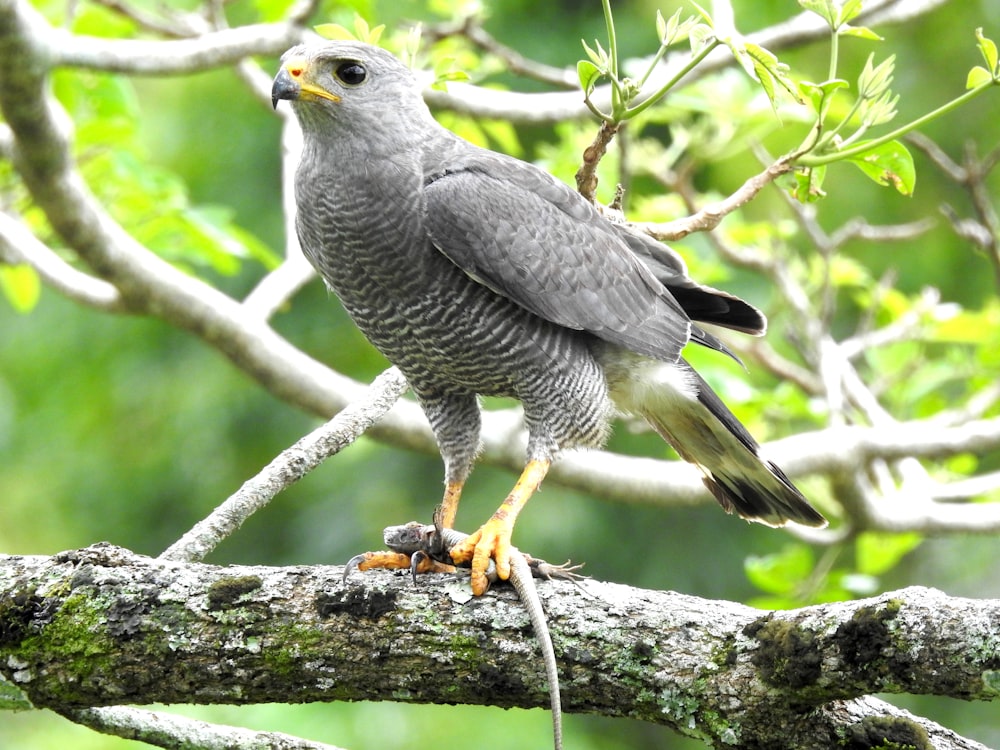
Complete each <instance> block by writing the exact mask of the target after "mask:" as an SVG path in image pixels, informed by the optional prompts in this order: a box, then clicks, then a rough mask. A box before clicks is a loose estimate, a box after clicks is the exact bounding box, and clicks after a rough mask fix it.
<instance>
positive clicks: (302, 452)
mask: <svg viewBox="0 0 1000 750" xmlns="http://www.w3.org/2000/svg"><path fill="white" fill-rule="evenodd" d="M407 387H408V386H407V382H406V378H404V377H403V376H402V374H401V373H400V372H399V370H397V369H396V368H395V367H390V368H389V369H388V370H386V371H385V372H383V373H382V374H381V375H379V376H378V377H377V378H376V379H375V380H374V381H373V382H372V384H371V386H370V387H369V388H368V391H367V392H366V394H365V397H364V398H363V399H362V400H360V401H358V402H357V403H354V404H351V405H350V406H348V407H347V408H345V409H344V410H343V411H342V412H340V413H339V414H338V415H337V416H336V417H334V418H333V419H331V420H330V421H329V422H327V423H326V424H324V425H322V426H321V427H318V428H317V429H315V430H313V431H312V432H311V433H309V434H308V435H306V436H305V437H303V438H301V439H300V440H298V441H297V442H296V443H295V444H294V445H292V446H291V447H290V448H287V449H285V450H284V451H282V452H281V453H280V454H278V456H277V457H276V458H275V459H274V460H273V461H271V463H269V464H268V465H267V466H265V467H264V468H263V469H262V470H261V471H260V472H259V473H258V474H257V475H256V476H255V477H253V478H252V479H249V480H247V481H246V482H245V483H244V484H243V486H242V487H240V489H239V490H238V491H237V492H236V493H235V494H233V495H232V496H230V497H229V498H228V499H227V500H226V501H225V502H223V503H222V504H221V505H219V506H218V507H217V508H216V509H215V510H214V511H212V513H211V514H210V515H209V516H208V517H206V518H204V519H202V520H201V521H199V522H198V523H197V524H195V526H194V527H193V528H192V529H191V530H190V531H188V532H187V533H186V534H184V535H183V536H182V537H181V538H180V539H178V540H177V541H176V542H174V543H173V544H172V545H170V547H168V548H167V549H166V550H165V551H164V552H163V554H161V555H160V559H161V560H178V561H185V562H195V561H198V560H202V559H204V557H205V556H206V555H207V554H208V553H209V552H211V551H212V550H213V549H215V547H216V546H218V544H219V543H220V542H221V541H223V540H224V539H226V538H227V537H228V536H229V535H231V534H232V533H233V532H234V531H236V530H237V529H238V528H239V527H240V526H242V525H243V522H244V521H246V520H247V519H248V518H249V517H250V516H251V515H253V514H254V513H255V512H257V511H258V510H260V509H261V508H263V507H264V506H266V505H267V504H268V503H269V502H270V501H271V499H272V498H273V497H274V496H275V495H277V494H278V493H279V492H281V491H282V490H284V489H285V488H287V487H289V486H290V485H292V484H294V483H295V482H297V481H298V480H299V479H301V478H302V477H304V476H305V475H306V474H308V473H309V472H310V471H312V470H313V469H314V468H316V467H317V466H318V465H319V464H320V463H322V462H323V461H324V460H326V459H327V458H329V457H330V456H332V455H335V454H336V453H338V452H339V451H340V450H342V449H343V448H345V447H347V446H348V445H350V444H351V443H352V442H354V441H355V440H356V439H357V438H358V437H359V436H360V435H361V434H362V433H363V432H364V431H365V430H367V429H368V428H369V427H370V426H371V425H372V424H373V423H375V422H376V421H377V420H378V419H380V418H381V417H382V415H384V414H385V413H386V412H387V411H388V410H389V409H390V408H391V407H392V405H393V404H394V403H396V400H397V399H398V398H399V397H400V396H401V395H402V394H403V391H405V390H406V388H407Z"/></svg>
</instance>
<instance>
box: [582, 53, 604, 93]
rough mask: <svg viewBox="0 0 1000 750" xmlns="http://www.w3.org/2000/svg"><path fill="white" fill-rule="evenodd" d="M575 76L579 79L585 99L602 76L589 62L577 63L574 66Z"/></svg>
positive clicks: (598, 69) (599, 70)
mask: <svg viewBox="0 0 1000 750" xmlns="http://www.w3.org/2000/svg"><path fill="white" fill-rule="evenodd" d="M576 74H577V75H578V76H579V77H580V88H581V89H583V95H584V96H587V97H589V96H590V94H591V92H592V91H593V90H594V87H595V86H596V85H597V82H598V81H599V80H600V79H601V76H602V75H603V74H602V73H601V69H600V68H598V67H597V66H596V65H594V64H593V63H592V62H590V60H580V61H578V62H577V64H576Z"/></svg>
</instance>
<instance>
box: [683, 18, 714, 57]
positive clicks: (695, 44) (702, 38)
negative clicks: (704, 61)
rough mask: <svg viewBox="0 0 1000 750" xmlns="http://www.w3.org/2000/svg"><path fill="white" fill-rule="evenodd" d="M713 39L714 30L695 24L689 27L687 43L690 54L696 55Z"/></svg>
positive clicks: (704, 25) (701, 24) (705, 25)
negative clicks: (689, 47)
mask: <svg viewBox="0 0 1000 750" xmlns="http://www.w3.org/2000/svg"><path fill="white" fill-rule="evenodd" d="M713 39H715V30H714V29H713V28H712V27H711V26H708V25H707V24H703V23H696V24H695V25H694V26H692V27H691V32H690V33H689V34H688V42H689V43H690V44H691V52H692V53H695V54H697V52H698V51H699V50H700V49H701V48H702V47H703V46H704V45H706V44H708V43H709V42H711V41H712V40H713Z"/></svg>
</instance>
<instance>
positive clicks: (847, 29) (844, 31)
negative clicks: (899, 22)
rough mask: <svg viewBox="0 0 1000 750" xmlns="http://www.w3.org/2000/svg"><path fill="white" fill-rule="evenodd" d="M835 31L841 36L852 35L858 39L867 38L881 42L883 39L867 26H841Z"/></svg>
mask: <svg viewBox="0 0 1000 750" xmlns="http://www.w3.org/2000/svg"><path fill="white" fill-rule="evenodd" d="M837 33H838V34H841V35H842V36H853V37H857V38H858V39H867V40H868V41H870V42H881V41H882V39H883V38H882V37H881V36H879V35H878V34H876V33H875V32H874V31H872V30H871V29H869V28H868V27H867V26H842V27H840V28H839V29H838V30H837Z"/></svg>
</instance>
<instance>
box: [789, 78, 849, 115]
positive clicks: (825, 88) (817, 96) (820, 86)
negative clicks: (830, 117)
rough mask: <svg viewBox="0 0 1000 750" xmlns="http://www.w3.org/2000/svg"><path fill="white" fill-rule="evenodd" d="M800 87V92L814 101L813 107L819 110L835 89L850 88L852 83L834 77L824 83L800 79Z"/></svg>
mask: <svg viewBox="0 0 1000 750" xmlns="http://www.w3.org/2000/svg"><path fill="white" fill-rule="evenodd" d="M798 87H799V93H800V94H801V95H802V96H804V97H805V98H806V99H808V100H809V101H810V102H811V103H812V105H813V108H814V109H815V110H816V111H817V112H819V111H821V109H822V106H823V102H824V101H825V100H826V99H829V98H830V96H831V94H833V92H834V91H836V90H837V89H849V88H850V87H851V85H850V84H849V83H848V82H847V81H845V80H843V79H842V78H834V79H832V80H830V81H823V82H822V83H813V82H812V81H799V84H798Z"/></svg>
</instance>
